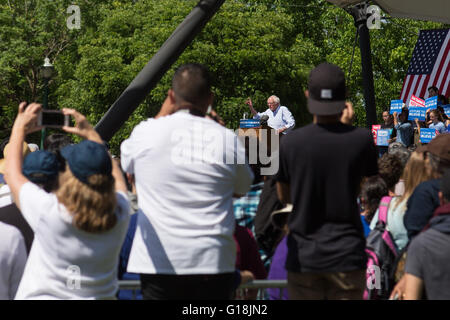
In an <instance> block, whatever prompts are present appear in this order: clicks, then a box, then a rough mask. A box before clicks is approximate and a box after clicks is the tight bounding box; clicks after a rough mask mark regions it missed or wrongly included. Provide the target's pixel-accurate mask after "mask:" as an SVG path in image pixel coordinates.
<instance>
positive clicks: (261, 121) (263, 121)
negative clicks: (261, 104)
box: [259, 114, 269, 126]
mask: <svg viewBox="0 0 450 320" xmlns="http://www.w3.org/2000/svg"><path fill="white" fill-rule="evenodd" d="M267 120H269V116H268V115H267V114H264V115H262V116H261V118H260V119H259V124H260V125H262V126H266V125H267Z"/></svg>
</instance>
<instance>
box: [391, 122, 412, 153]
mask: <svg viewBox="0 0 450 320" xmlns="http://www.w3.org/2000/svg"><path fill="white" fill-rule="evenodd" d="M394 128H395V130H397V142H400V143H402V144H403V145H404V146H405V147H409V146H410V145H412V144H413V142H414V129H413V127H412V125H411V123H410V122H403V123H399V124H397V125H396V126H395V127H394Z"/></svg>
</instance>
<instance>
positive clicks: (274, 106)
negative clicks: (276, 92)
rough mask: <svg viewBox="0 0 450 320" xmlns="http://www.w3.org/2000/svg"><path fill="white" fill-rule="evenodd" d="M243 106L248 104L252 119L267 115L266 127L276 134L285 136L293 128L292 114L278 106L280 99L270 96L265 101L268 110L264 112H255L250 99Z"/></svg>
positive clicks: (283, 107) (285, 108)
mask: <svg viewBox="0 0 450 320" xmlns="http://www.w3.org/2000/svg"><path fill="white" fill-rule="evenodd" d="M245 104H248V106H249V107H250V111H251V112H252V114H253V119H260V118H261V117H262V116H263V115H267V116H268V117H269V119H268V120H267V125H268V126H269V127H271V128H274V129H275V130H277V132H278V133H283V134H286V133H288V132H289V131H290V130H291V129H292V128H294V126H295V120H294V117H293V116H292V113H291V112H290V111H289V109H288V108H287V107H285V106H280V98H278V97H277V96H270V97H269V99H267V105H268V106H269V108H268V109H267V110H266V111H264V112H257V111H256V110H255V109H254V108H253V103H252V100H251V99H250V98H248V99H247V101H246V102H245Z"/></svg>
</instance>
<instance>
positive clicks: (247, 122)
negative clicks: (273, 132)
mask: <svg viewBox="0 0 450 320" xmlns="http://www.w3.org/2000/svg"><path fill="white" fill-rule="evenodd" d="M260 126H261V124H260V123H259V120H256V119H241V120H240V121H239V128H241V129H242V128H244V129H245V128H258V127H260Z"/></svg>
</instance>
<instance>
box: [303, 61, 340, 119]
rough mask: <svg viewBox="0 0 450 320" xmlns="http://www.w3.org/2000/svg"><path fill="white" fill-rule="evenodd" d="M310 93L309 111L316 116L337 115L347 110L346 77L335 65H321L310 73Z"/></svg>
mask: <svg viewBox="0 0 450 320" xmlns="http://www.w3.org/2000/svg"><path fill="white" fill-rule="evenodd" d="M308 91H309V96H308V110H309V112H310V113H312V114H314V115H318V116H329V115H335V114H339V113H341V112H342V110H344V108H345V97H346V88H345V75H344V72H343V71H342V70H341V68H339V67H338V66H336V65H334V64H331V63H327V62H325V63H321V64H319V65H318V66H317V67H315V68H314V69H313V70H312V71H311V72H310V74H309V80H308Z"/></svg>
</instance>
